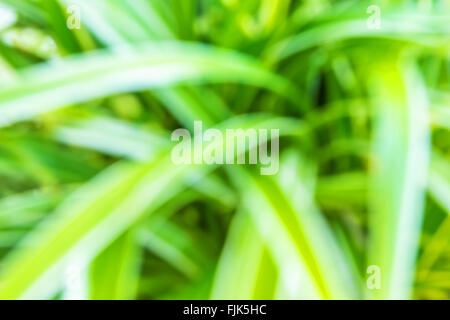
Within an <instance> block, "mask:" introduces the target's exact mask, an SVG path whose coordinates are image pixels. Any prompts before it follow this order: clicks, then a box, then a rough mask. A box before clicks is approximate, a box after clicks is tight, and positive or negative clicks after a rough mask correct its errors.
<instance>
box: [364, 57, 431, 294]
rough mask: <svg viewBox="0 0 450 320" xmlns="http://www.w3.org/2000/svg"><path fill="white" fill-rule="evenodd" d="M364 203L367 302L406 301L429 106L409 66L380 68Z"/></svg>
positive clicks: (421, 198) (427, 152) (412, 268)
mask: <svg viewBox="0 0 450 320" xmlns="http://www.w3.org/2000/svg"><path fill="white" fill-rule="evenodd" d="M376 70H377V71H376V75H375V76H374V78H373V79H372V80H373V81H372V84H373V87H372V88H371V93H372V95H373V96H374V97H376V98H377V99H379V100H378V101H376V105H377V106H378V110H377V113H378V115H377V118H376V122H375V137H374V142H373V143H374V144H373V150H372V151H373V162H372V167H371V179H370V192H369V194H370V200H369V209H370V215H369V230H370V239H369V258H368V265H376V266H378V267H379V270H380V272H381V278H380V279H381V288H380V289H379V290H371V291H368V296H369V297H372V298H382V299H409V298H411V294H412V289H413V283H414V273H415V262H416V258H417V253H418V245H419V236H420V232H421V228H422V219H423V211H424V200H425V193H426V187H427V175H428V166H429V157H430V140H429V139H430V137H429V135H430V133H429V110H428V108H429V101H428V98H427V94H426V88H425V86H424V83H422V80H421V77H420V75H419V73H418V72H417V71H416V70H415V66H413V65H411V64H405V65H404V64H401V65H400V63H397V64H396V63H393V62H391V63H385V62H380V65H379V68H377V69H376Z"/></svg>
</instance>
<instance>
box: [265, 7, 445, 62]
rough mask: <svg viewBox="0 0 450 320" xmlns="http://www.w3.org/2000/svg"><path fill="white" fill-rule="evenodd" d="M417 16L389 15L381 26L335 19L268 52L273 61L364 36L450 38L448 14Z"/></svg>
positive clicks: (427, 41) (437, 42)
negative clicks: (427, 17)
mask: <svg viewBox="0 0 450 320" xmlns="http://www.w3.org/2000/svg"><path fill="white" fill-rule="evenodd" d="M419 18H420V17H419ZM417 19H418V18H417V15H414V14H410V15H408V16H407V15H404V16H397V17H395V16H394V17H385V18H383V19H382V27H381V29H370V28H368V27H367V18H366V19H355V20H349V21H343V22H334V23H330V24H329V25H324V26H320V27H316V28H312V29H309V30H306V31H302V32H300V33H299V34H298V35H295V36H292V37H289V38H287V39H285V40H282V41H280V42H279V43H277V44H275V45H274V46H272V47H271V48H269V50H268V51H267V54H266V56H267V57H268V59H269V60H270V61H281V60H283V59H286V58H289V57H290V56H292V55H294V54H297V53H299V52H302V51H305V50H308V49H311V48H314V47H316V46H319V45H323V44H329V43H333V42H338V41H343V40H348V39H355V38H363V37H368V38H379V39H390V40H401V41H410V42H416V43H419V44H421V45H425V46H442V44H443V40H442V38H443V37H446V38H447V39H450V28H449V27H448V25H447V24H446V23H445V21H448V19H449V17H448V16H445V15H440V16H438V15H436V16H435V20H432V19H428V20H425V21H423V19H422V21H420V23H419V22H417ZM437 21H441V24H439V23H437Z"/></svg>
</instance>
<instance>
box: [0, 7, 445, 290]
mask: <svg viewBox="0 0 450 320" xmlns="http://www.w3.org/2000/svg"><path fill="white" fill-rule="evenodd" d="M74 5H75V7H74ZM370 5H376V6H378V8H379V9H380V13H381V16H380V18H381V20H380V21H381V25H380V28H379V29H373V28H371V27H370V25H368V24H367V23H368V19H370V18H371V15H372V14H373V13H371V12H369V13H368V12H367V8H368V7H369V6H370ZM74 9H75V11H74ZM77 9H79V10H77ZM74 14H75V16H74ZM77 14H79V18H80V22H81V28H79V29H78V28H69V26H71V24H70V23H73V22H74V21H75V22H76V18H77V16H76V15H77ZM73 19H75V20H73ZM68 21H70V23H69V24H68ZM449 21H450V1H448V0H434V1H433V0H429V1H428V0H424V1H414V0H403V1H381V0H380V1H375V0H373V1H370V2H366V1H334V0H301V1H300V0H245V1H235V0H95V1H87V0H61V1H57V0H2V1H0V298H4V299H18V298H32V299H55V298H56V299H208V298H213V299H364V298H371V299H373V298H377V299H378V298H379V299H411V298H419V299H448V298H450V247H449V245H448V244H449V240H450V217H449V213H450V200H449V199H450V170H449V168H450V166H449V163H450V133H449V128H450V60H449V59H450V23H449ZM194 120H201V121H203V124H204V125H205V126H207V127H217V128H219V129H221V130H225V129H229V128H243V129H246V128H255V129H258V128H262V129H264V128H279V129H280V135H281V141H280V142H281V148H280V151H281V154H280V161H281V163H280V171H279V173H278V174H277V175H275V176H261V175H259V170H257V168H255V166H236V165H235V166H232V165H228V166H227V165H224V166H208V165H204V166H201V165H189V166H188V165H185V166H176V165H174V164H173V163H172V161H171V158H170V150H171V147H172V145H173V144H172V143H171V141H170V133H171V132H172V131H173V130H174V129H176V128H179V127H185V128H187V129H192V126H193V122H194ZM373 266H375V269H373ZM371 270H378V271H379V272H380V273H379V275H380V278H379V280H380V287H379V288H373V286H372V285H373V280H374V279H375V278H373V277H374V276H376V274H372V271H371ZM368 271H369V272H368Z"/></svg>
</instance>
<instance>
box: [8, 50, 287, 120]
mask: <svg viewBox="0 0 450 320" xmlns="http://www.w3.org/2000/svg"><path fill="white" fill-rule="evenodd" d="M215 82H238V83H243V84H248V85H257V86H261V87H265V88H268V89H270V90H273V91H276V92H278V93H281V94H283V93H284V94H286V95H287V96H288V97H289V98H291V95H290V94H288V92H287V91H288V90H289V88H290V86H289V84H288V83H287V82H286V81H285V80H283V79H282V78H281V77H279V76H276V75H274V74H272V73H270V72H269V71H266V70H264V69H263V68H262V67H261V66H260V65H259V64H258V63H257V62H255V60H253V59H251V58H249V57H247V56H245V55H241V54H238V53H235V52H233V51H227V50H222V49H216V48H211V47H208V46H206V45H201V44H190V43H182V42H159V43H154V44H148V45H141V46H138V47H135V48H129V47H126V46H124V47H120V48H116V49H113V50H111V51H102V52H95V53H90V54H85V55H83V56H74V57H70V58H67V59H66V60H62V61H53V62H50V63H48V64H44V65H40V66H37V67H33V68H31V69H29V70H26V71H25V72H24V73H22V74H21V75H20V76H19V77H18V79H17V81H15V82H13V83H10V84H9V85H7V86H5V87H3V88H2V89H1V90H0V127H1V126H6V125H10V124H12V123H15V122H17V121H21V120H26V119H30V118H32V117H34V116H36V115H39V114H42V113H45V112H49V111H52V110H55V109H57V108H60V107H64V106H67V105H70V104H74V103H79V102H83V101H86V100H90V99H95V98H98V97H103V96H107V95H110V94H117V93H120V92H129V91H137V90H143V89H149V88H164V87H169V86H174V85H180V84H187V83H189V84H202V83H215ZM289 91H291V90H289ZM291 94H292V92H291Z"/></svg>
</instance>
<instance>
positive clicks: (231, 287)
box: [211, 210, 277, 300]
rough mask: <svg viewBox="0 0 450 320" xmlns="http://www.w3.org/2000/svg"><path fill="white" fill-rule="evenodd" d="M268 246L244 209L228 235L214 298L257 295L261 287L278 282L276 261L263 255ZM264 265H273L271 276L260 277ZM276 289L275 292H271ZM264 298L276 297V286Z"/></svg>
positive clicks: (238, 213) (212, 296)
mask: <svg viewBox="0 0 450 320" xmlns="http://www.w3.org/2000/svg"><path fill="white" fill-rule="evenodd" d="M265 250H267V248H266V244H265V241H264V240H263V239H262V237H261V236H260V235H259V234H258V230H257V229H256V228H255V226H254V223H253V221H252V219H251V217H250V215H249V214H248V212H246V211H244V210H240V211H238V212H237V213H236V215H235V216H234V218H233V220H232V222H231V226H230V230H229V231H228V233H227V239H226V242H225V245H224V248H223V250H222V254H221V257H220V259H219V263H218V266H217V269H216V274H215V279H214V284H213V287H212V292H211V299H246V300H251V299H254V298H255V296H257V295H260V296H261V295H262V292H257V289H258V288H261V286H264V287H266V288H267V287H269V288H271V287H274V286H275V284H276V282H277V274H276V267H275V266H274V265H273V262H272V261H270V260H269V261H267V260H265V259H263V256H264V254H265V253H264V252H265ZM263 269H273V273H275V274H271V275H270V276H268V277H265V278H260V277H258V272H259V271H261V270H263ZM267 291H272V292H267ZM267 291H266V292H265V293H264V294H268V295H269V296H265V297H264V298H262V299H271V298H273V297H274V292H273V290H270V289H269V290H267Z"/></svg>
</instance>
